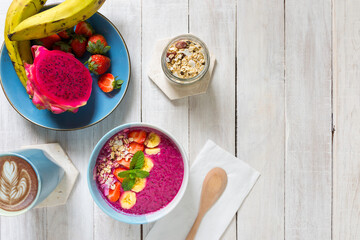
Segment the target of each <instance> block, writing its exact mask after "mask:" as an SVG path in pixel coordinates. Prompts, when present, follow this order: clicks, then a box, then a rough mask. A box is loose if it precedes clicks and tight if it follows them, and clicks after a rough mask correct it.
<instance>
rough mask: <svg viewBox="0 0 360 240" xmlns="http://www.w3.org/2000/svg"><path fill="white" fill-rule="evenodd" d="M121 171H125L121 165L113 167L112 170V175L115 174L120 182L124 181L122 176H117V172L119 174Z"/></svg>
mask: <svg viewBox="0 0 360 240" xmlns="http://www.w3.org/2000/svg"><path fill="white" fill-rule="evenodd" d="M124 160H125V159H124ZM120 161H121V160H120ZM129 166H130V161H129ZM123 171H126V169H124V168H121V167H118V168H115V169H114V171H113V174H114V176H115V177H116V178H117V179H118V180H119V182H121V183H122V182H123V181H124V178H121V177H119V176H118V174H119V173H120V172H123Z"/></svg>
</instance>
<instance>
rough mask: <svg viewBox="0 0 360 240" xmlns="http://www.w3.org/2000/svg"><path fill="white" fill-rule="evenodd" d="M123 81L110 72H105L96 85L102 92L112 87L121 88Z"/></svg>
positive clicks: (108, 90)
mask: <svg viewBox="0 0 360 240" xmlns="http://www.w3.org/2000/svg"><path fill="white" fill-rule="evenodd" d="M123 82H124V81H123V80H120V79H117V77H114V75H112V74H111V73H105V74H103V75H101V77H100V78H99V80H98V85H99V87H100V89H101V90H102V91H103V92H111V91H112V90H114V89H118V88H121V85H122V84H123Z"/></svg>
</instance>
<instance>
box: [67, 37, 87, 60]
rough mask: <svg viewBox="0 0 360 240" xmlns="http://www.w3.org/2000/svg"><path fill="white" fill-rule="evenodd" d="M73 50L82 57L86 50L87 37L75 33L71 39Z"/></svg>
mask: <svg viewBox="0 0 360 240" xmlns="http://www.w3.org/2000/svg"><path fill="white" fill-rule="evenodd" d="M70 45H71V47H72V50H73V52H74V53H75V55H76V56H77V57H79V58H80V57H82V56H83V55H84V53H85V52H86V38H85V37H84V36H82V35H75V36H74V38H73V39H72V40H71V41H70Z"/></svg>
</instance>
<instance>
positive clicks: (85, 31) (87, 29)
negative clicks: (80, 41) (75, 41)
mask: <svg viewBox="0 0 360 240" xmlns="http://www.w3.org/2000/svg"><path fill="white" fill-rule="evenodd" d="M75 33H76V34H79V35H84V36H86V37H91V36H92V35H93V34H94V33H95V31H94V29H93V27H92V26H91V25H90V24H89V23H88V22H87V21H83V22H79V23H78V24H77V25H76V27H75Z"/></svg>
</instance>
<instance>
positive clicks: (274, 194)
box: [237, 0, 285, 240]
mask: <svg viewBox="0 0 360 240" xmlns="http://www.w3.org/2000/svg"><path fill="white" fill-rule="evenodd" d="M237 9H238V13H237V16H238V18H237V25H238V26H237V63H238V64H237V93H238V96H237V155H238V157H239V158H240V159H243V160H244V161H246V162H248V163H249V164H250V165H251V166H253V167H254V168H255V169H257V170H258V171H260V173H261V176H260V178H259V180H258V182H257V183H256V185H255V187H254V189H253V190H252V191H251V194H250V195H249V196H248V197H247V199H246V201H245V202H244V204H243V206H242V207H241V208H240V210H239V212H238V218H237V224H238V226H237V229H238V239H249V240H252V239H269V240H270V239H283V238H284V147H285V140H284V133H285V118H284V113H285V110H284V99H285V98H284V94H285V92H284V85H285V84H284V1H282V0H271V1H266V0H264V1H238V8H237Z"/></svg>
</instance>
